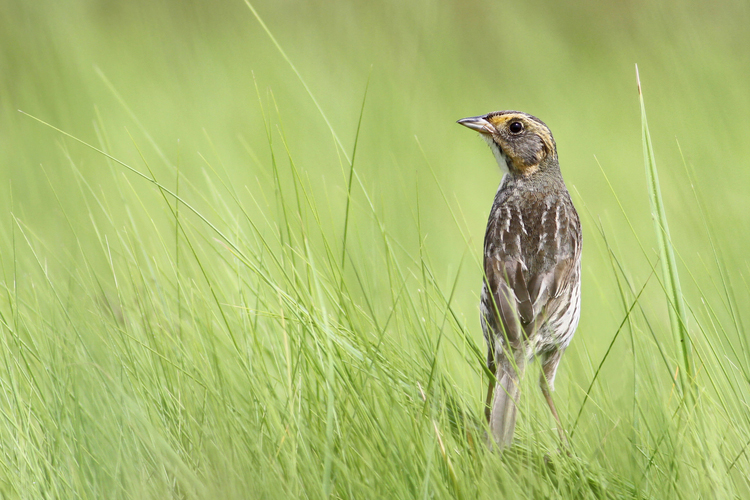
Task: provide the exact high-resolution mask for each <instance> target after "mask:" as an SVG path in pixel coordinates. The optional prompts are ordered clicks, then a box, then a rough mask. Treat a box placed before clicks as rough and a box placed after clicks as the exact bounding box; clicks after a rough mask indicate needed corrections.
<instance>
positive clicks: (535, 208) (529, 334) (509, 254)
mask: <svg viewBox="0 0 750 500" xmlns="http://www.w3.org/2000/svg"><path fill="white" fill-rule="evenodd" d="M458 123H460V124H461V125H464V126H466V127H469V128H470V129H472V130H476V131H477V132H479V133H480V134H481V135H482V138H483V139H484V140H485V141H486V142H487V144H489V146H490V149H491V150H492V153H493V154H494V155H495V158H496V159H497V163H498V164H499V165H500V169H501V170H502V171H503V173H504V175H503V179H502V181H501V182H500V188H499V189H498V191H497V194H496V195H495V201H494V203H493V204H492V210H491V211H490V217H489V220H488V221H487V231H486V233H485V237H484V286H483V287H482V299H481V304H480V311H481V321H482V330H483V331H484V338H485V340H486V341H487V348H488V353H487V366H488V367H489V369H490V371H491V372H492V373H494V374H495V380H490V384H489V388H488V390H487V401H486V409H485V414H486V417H487V422H488V424H489V427H490V430H491V432H492V438H493V439H494V441H495V443H497V445H498V446H499V447H500V448H501V449H502V448H505V447H508V446H510V444H511V442H512V441H513V431H514V429H515V426H516V410H517V406H518V401H519V397H520V395H521V394H520V380H521V379H522V377H523V373H524V370H525V369H526V366H527V364H528V363H529V362H531V361H532V360H533V359H534V358H535V357H539V360H540V361H541V365H542V375H541V377H540V385H541V388H542V393H543V394H544V397H545V399H546V400H547V404H549V407H550V410H551V411H552V415H553V417H554V418H555V420H556V421H557V426H558V431H559V433H560V439H561V440H562V442H563V444H567V439H566V438H565V433H564V431H563V428H562V424H561V423H560V417H559V416H558V414H557V410H556V409H555V404H554V402H553V401H552V396H551V395H550V391H551V390H553V389H554V382H555V373H556V372H557V367H558V365H559V363H560V358H561V357H562V355H563V353H564V352H565V349H566V348H567V347H568V344H570V340H571V339H572V338H573V333H574V332H575V330H576V327H577V326H578V319H579V317H580V311H581V223H580V220H579V219H578V213H577V212H576V209H575V207H573V202H572V201H571V199H570V194H569V193H568V190H567V188H566V187H565V182H564V181H563V178H562V174H561V173H560V164H559V163H558V159H557V148H556V145H555V140H554V139H553V138H552V133H551V132H550V130H549V128H547V125H545V124H544V123H543V122H542V121H541V120H540V119H538V118H536V117H534V116H531V115H528V114H526V113H521V112H519V111H497V112H494V113H489V114H487V115H484V116H475V117H471V118H464V119H462V120H458ZM495 381H497V382H498V383H497V385H496V384H495Z"/></svg>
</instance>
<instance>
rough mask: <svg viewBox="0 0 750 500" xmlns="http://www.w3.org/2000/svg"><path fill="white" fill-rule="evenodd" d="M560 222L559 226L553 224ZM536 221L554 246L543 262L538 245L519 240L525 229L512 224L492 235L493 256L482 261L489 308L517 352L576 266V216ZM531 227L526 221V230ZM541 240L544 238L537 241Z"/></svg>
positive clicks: (578, 243)
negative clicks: (553, 242)
mask: <svg viewBox="0 0 750 500" xmlns="http://www.w3.org/2000/svg"><path fill="white" fill-rule="evenodd" d="M566 208H567V207H566ZM553 210H554V208H553ZM511 215H516V213H511ZM516 217H518V215H516ZM559 219H562V220H560V221H559V222H563V221H564V223H560V224H559V225H558V220H559ZM541 220H542V221H545V220H546V221H547V222H548V223H549V224H548V225H549V227H540V229H541V232H542V233H544V232H547V233H548V236H547V238H548V240H547V241H555V244H554V245H548V246H547V247H545V250H544V256H543V257H539V255H538V252H539V248H541V244H540V243H538V241H539V240H534V239H533V238H531V237H529V238H524V237H522V233H524V232H526V231H524V230H523V229H520V228H521V227H523V228H524V229H525V228H526V226H524V225H523V224H521V223H519V222H517V221H516V220H511V221H510V222H509V223H508V224H506V225H504V230H501V231H497V232H495V233H494V234H493V235H492V238H493V242H494V244H493V246H492V251H489V252H487V254H486V256H485V263H484V264H485V276H486V279H487V285H488V287H489V289H490V290H492V292H493V293H492V298H493V299H494V301H495V304H493V305H492V306H493V307H491V309H492V310H493V311H496V314H497V315H498V316H499V319H500V322H501V323H502V326H503V328H504V330H505V331H504V332H502V333H503V334H504V335H505V336H506V337H507V341H508V342H509V344H510V345H511V346H512V347H520V345H521V344H522V343H523V341H524V340H525V338H527V337H528V336H530V335H531V334H532V332H533V331H534V330H535V329H537V328H538V327H539V326H540V325H541V324H542V323H543V322H544V320H545V306H546V305H547V303H548V302H549V301H550V300H551V299H553V298H556V297H559V296H560V295H561V294H562V293H563V291H564V289H565V287H566V286H568V285H569V283H570V279H569V277H570V275H571V273H573V272H574V271H575V269H576V266H577V265H578V263H579V262H580V255H581V254H580V250H581V241H580V230H579V229H578V228H577V226H578V225H579V224H580V222H579V220H578V216H577V215H576V214H575V212H572V213H571V212H570V211H568V210H564V209H563V210H561V213H560V214H559V216H558V219H556V220H553V219H552V218H550V217H548V218H546V219H545V218H541ZM530 225H531V224H530V222H529V221H527V226H530ZM541 225H542V226H544V225H545V223H544V222H542V223H541ZM542 237H543V234H542V235H538V236H537V238H542ZM553 238H554V240H553ZM534 252H537V253H536V254H535V253H534ZM534 259H536V260H534Z"/></svg>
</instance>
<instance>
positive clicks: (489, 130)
mask: <svg viewBox="0 0 750 500" xmlns="http://www.w3.org/2000/svg"><path fill="white" fill-rule="evenodd" d="M456 123H460V124H461V125H463V126H464V127H469V128H470V129H472V130H476V131H477V132H479V133H480V134H489V135H492V134H494V133H495V127H493V126H492V124H491V123H490V122H488V121H487V120H485V119H484V117H483V116H470V117H469V118H461V119H460V120H458V121H457V122H456Z"/></svg>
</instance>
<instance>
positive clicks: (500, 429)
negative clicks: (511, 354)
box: [490, 361, 525, 449]
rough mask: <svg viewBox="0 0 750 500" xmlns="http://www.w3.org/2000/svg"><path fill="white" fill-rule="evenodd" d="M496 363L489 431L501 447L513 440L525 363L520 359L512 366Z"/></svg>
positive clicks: (506, 445) (508, 445)
mask: <svg viewBox="0 0 750 500" xmlns="http://www.w3.org/2000/svg"><path fill="white" fill-rule="evenodd" d="M507 364H508V365H509V363H507ZM498 365H499V366H498V368H497V371H498V373H497V377H498V381H497V385H496V386H495V395H494V397H493V402H492V412H491V413H490V431H492V438H493V439H494V441H495V443H496V444H497V446H498V447H500V449H503V448H508V447H510V444H511V443H512V442H513V432H514V431H515V429H516V412H517V409H518V400H519V399H520V397H521V379H522V378H523V372H524V369H525V363H523V361H521V363H518V364H517V365H516V366H514V367H511V366H503V365H506V363H498Z"/></svg>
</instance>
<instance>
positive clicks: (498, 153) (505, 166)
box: [481, 134, 510, 175]
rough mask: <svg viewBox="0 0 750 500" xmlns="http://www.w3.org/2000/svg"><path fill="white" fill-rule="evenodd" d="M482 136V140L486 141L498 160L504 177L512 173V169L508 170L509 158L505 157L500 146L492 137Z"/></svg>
mask: <svg viewBox="0 0 750 500" xmlns="http://www.w3.org/2000/svg"><path fill="white" fill-rule="evenodd" d="M481 136H482V139H484V140H485V142H486V143H487V144H488V145H489V146H490V149H491V150H492V154H493V155H495V160H497V165H498V166H499V167H500V170H501V171H502V172H503V175H505V174H507V173H508V172H509V171H510V169H509V168H508V157H507V156H505V154H504V153H503V151H502V149H500V146H498V145H497V143H496V142H495V141H494V140H492V136H490V135H486V134H481Z"/></svg>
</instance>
